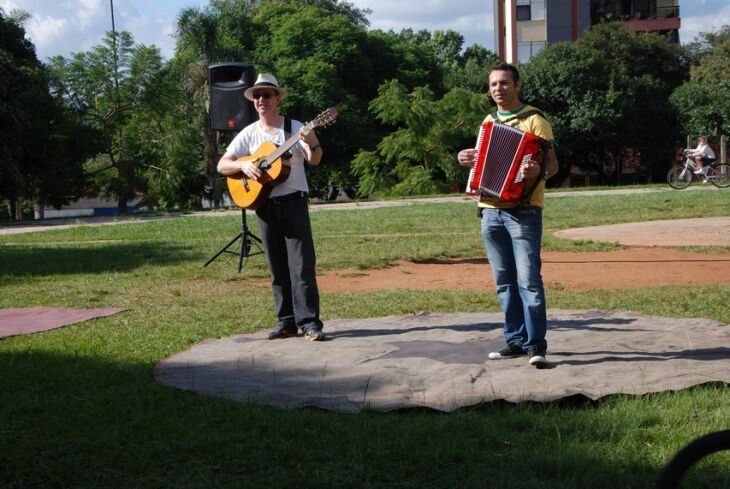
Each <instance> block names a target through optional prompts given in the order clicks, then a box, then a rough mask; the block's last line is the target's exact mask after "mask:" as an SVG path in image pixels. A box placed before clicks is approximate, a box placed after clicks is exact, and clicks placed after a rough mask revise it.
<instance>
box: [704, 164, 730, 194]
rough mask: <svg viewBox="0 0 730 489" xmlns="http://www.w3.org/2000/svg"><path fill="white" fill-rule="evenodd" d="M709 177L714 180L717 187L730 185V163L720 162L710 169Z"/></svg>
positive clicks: (713, 182)
mask: <svg viewBox="0 0 730 489" xmlns="http://www.w3.org/2000/svg"><path fill="white" fill-rule="evenodd" d="M707 179H708V180H709V181H711V182H712V184H713V185H714V186H715V187H720V188H726V187H730V165H726V164H725V163H720V164H719V165H715V166H713V167H712V169H711V170H709V172H708V174H707Z"/></svg>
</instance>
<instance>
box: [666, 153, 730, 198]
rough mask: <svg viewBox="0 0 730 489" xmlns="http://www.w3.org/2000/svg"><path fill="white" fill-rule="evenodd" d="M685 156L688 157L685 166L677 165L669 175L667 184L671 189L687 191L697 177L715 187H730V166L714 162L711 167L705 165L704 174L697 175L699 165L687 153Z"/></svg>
mask: <svg viewBox="0 0 730 489" xmlns="http://www.w3.org/2000/svg"><path fill="white" fill-rule="evenodd" d="M684 154H685V156H686V160H685V162H684V165H677V166H675V167H673V168H672V169H671V170H669V173H667V183H668V184H669V186H670V187H672V188H673V189H676V190H682V189H685V188H687V187H689V186H690V185H692V181H693V180H694V178H693V177H694V176H695V175H697V177H698V178H702V181H703V182H710V183H712V184H713V185H714V186H715V187H719V188H726V187H730V165H728V164H726V163H717V162H713V163H712V164H710V165H704V166H703V167H702V173H699V174H697V173H695V170H696V169H697V164H696V163H695V161H694V159H693V158H692V157H690V156H688V155H687V151H685V152H684Z"/></svg>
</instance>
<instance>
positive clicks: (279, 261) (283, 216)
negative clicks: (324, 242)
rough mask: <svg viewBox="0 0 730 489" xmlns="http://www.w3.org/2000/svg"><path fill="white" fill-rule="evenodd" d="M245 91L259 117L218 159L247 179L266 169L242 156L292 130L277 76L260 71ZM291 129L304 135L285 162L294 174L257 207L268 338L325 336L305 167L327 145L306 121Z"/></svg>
mask: <svg viewBox="0 0 730 489" xmlns="http://www.w3.org/2000/svg"><path fill="white" fill-rule="evenodd" d="M244 96H245V97H246V98H247V99H248V100H251V101H252V102H253V104H254V107H255V109H256V112H257V114H258V117H259V120H258V121H256V122H254V123H252V124H250V125H248V126H247V127H245V128H244V129H243V130H242V131H241V132H240V133H238V135H236V137H235V138H234V139H233V141H232V142H231V144H230V145H229V146H228V148H227V149H226V152H225V154H224V155H223V156H222V157H221V158H220V161H218V172H220V173H221V174H222V175H226V176H231V175H237V174H241V177H242V179H243V181H244V182H245V181H246V179H250V180H253V181H256V180H257V179H259V178H260V177H261V176H262V175H263V171H262V169H261V168H260V167H259V165H258V164H257V162H256V161H255V160H250V159H249V160H247V159H245V158H242V157H244V156H245V155H253V154H254V153H256V150H257V148H259V147H260V146H261V145H263V144H264V143H267V142H270V143H274V144H275V145H277V146H278V145H281V144H283V143H284V142H285V141H286V140H287V139H288V138H289V136H290V135H288V134H285V119H284V117H283V116H281V115H279V104H280V103H281V101H282V100H283V99H284V98H286V96H287V92H286V90H284V89H282V88H280V87H279V83H278V81H277V80H276V78H275V77H274V76H273V75H271V74H261V75H259V76H258V78H257V80H256V83H255V84H254V85H253V86H252V87H250V88H248V89H247V90H246V91H245V92H244ZM291 131H292V133H293V134H298V135H299V141H298V142H297V144H295V145H294V146H293V147H292V149H291V154H290V156H289V158H288V159H287V161H286V162H285V164H286V165H288V166H289V167H290V173H289V176H288V177H287V178H286V179H285V180H284V181H282V182H280V183H278V184H276V185H275V186H274V187H273V188H272V190H271V193H270V195H269V198H268V199H267V200H266V201H265V202H263V203H262V204H261V205H259V206H257V207H256V222H257V224H258V228H259V231H260V233H261V240H262V241H263V247H264V252H265V254H266V260H267V261H268V264H269V271H270V273H271V286H272V290H273V293H274V304H275V307H276V316H277V323H276V327H275V328H274V330H273V331H272V332H270V333H269V335H268V338H269V339H279V338H288V337H292V336H296V335H297V334H298V330H299V329H301V330H302V331H303V332H304V336H305V338H307V339H309V340H311V341H322V340H324V333H323V332H322V328H323V324H322V321H321V320H320V319H319V291H318V289H317V279H316V274H315V263H316V257H315V251H314V240H313V238H312V229H311V224H310V220H309V210H308V206H307V192H308V191H309V185H308V183H307V177H306V174H305V172H304V160H305V159H306V160H307V161H309V164H310V165H317V164H319V162H320V160H321V159H322V147H321V146H320V145H319V141H318V139H317V135H316V134H315V132H314V130H313V129H312V128H309V127H307V126H305V125H303V124H302V123H301V122H299V121H297V120H291Z"/></svg>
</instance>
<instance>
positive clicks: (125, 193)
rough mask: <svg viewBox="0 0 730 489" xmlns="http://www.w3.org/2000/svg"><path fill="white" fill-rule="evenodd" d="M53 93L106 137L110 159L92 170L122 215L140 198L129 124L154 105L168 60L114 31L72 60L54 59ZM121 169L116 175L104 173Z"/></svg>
mask: <svg viewBox="0 0 730 489" xmlns="http://www.w3.org/2000/svg"><path fill="white" fill-rule="evenodd" d="M50 70H51V73H52V83H51V90H52V93H53V94H54V95H55V96H56V97H58V98H59V99H62V100H64V101H65V103H66V104H67V105H68V107H69V108H71V109H72V110H74V111H76V112H78V113H79V114H81V115H82V116H83V117H84V119H85V120H86V121H87V122H88V123H89V124H90V125H92V127H94V128H96V129H97V130H98V131H100V132H101V133H102V135H103V139H104V155H103V157H98V158H96V159H95V160H94V162H93V164H92V167H91V168H90V169H89V170H90V171H91V173H92V174H93V175H94V176H95V177H96V178H97V184H98V185H99V186H100V190H101V191H102V193H106V194H109V195H113V196H116V198H117V202H118V207H119V211H120V212H122V213H125V212H127V202H128V201H130V200H131V199H132V198H134V197H135V196H136V195H137V192H138V190H140V188H141V187H143V185H142V181H141V180H140V178H139V172H140V162H139V160H137V159H135V158H134V157H133V156H132V154H131V152H130V148H129V137H128V129H129V128H128V127H127V126H128V124H129V122H130V120H131V119H132V118H133V116H134V114H135V111H138V110H140V108H141V107H142V106H144V104H148V103H149V102H150V101H151V100H152V97H150V95H151V94H152V93H156V92H155V88H154V87H155V86H156V85H157V84H158V83H160V73H161V70H162V57H161V55H160V52H159V49H158V48H156V47H147V46H144V45H135V44H134V40H133V38H132V35H131V34H129V33H128V32H117V33H112V32H108V33H107V34H106V36H105V38H104V39H103V41H102V44H101V45H98V46H96V47H94V48H92V49H91V50H90V51H87V52H82V53H76V54H74V55H73V57H72V58H71V59H64V58H63V57H61V56H56V57H54V58H52V60H51V64H50ZM111 168H113V169H115V170H116V173H115V174H113V175H106V174H102V173H101V172H103V171H105V170H107V169H111Z"/></svg>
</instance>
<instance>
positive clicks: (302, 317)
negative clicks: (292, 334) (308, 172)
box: [256, 196, 322, 332]
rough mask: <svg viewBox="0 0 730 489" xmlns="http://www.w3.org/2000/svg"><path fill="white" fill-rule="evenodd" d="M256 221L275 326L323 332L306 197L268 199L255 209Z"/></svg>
mask: <svg viewBox="0 0 730 489" xmlns="http://www.w3.org/2000/svg"><path fill="white" fill-rule="evenodd" d="M256 221H257V224H258V227H259V231H260V232H261V241H263V245H264V252H265V254H266V260H267V261H268V263H269V271H270V272H271V288H272V291H273V292H274V305H275V308H276V317H277V327H283V328H288V329H291V330H295V329H297V328H301V330H302V331H305V332H306V331H307V330H308V329H310V328H313V327H314V328H317V329H322V321H321V320H320V319H319V290H318V289H317V277H316V272H315V266H316V261H317V259H316V256H315V252H314V240H313V239H312V226H311V223H310V221H309V208H308V205H307V199H306V197H304V196H297V197H295V198H289V199H282V200H278V199H269V200H268V201H266V203H264V205H262V206H261V207H259V208H258V209H257V210H256Z"/></svg>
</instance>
